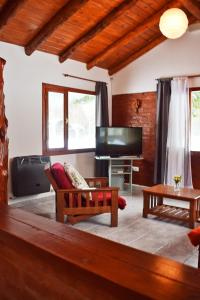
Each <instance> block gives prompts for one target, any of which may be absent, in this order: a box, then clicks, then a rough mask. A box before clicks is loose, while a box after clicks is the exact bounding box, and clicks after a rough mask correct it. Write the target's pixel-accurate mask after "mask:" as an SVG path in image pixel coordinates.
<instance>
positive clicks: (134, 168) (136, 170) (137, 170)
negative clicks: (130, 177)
mask: <svg viewBox="0 0 200 300" xmlns="http://www.w3.org/2000/svg"><path fill="white" fill-rule="evenodd" d="M132 169H133V171H134V172H139V171H140V169H139V167H135V166H133V167H132Z"/></svg>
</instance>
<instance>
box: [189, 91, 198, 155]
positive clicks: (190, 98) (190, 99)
mask: <svg viewBox="0 0 200 300" xmlns="http://www.w3.org/2000/svg"><path fill="white" fill-rule="evenodd" d="M193 91H200V87H191V88H189V101H190V130H192V128H191V122H192V116H191V112H192V92H193ZM190 152H192V153H200V150H199V151H196V150H191V151H190Z"/></svg>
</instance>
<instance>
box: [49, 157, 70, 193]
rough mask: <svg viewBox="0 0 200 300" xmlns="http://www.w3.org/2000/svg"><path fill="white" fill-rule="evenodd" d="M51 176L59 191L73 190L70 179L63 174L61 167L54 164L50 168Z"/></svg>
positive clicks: (58, 164)
mask: <svg viewBox="0 0 200 300" xmlns="http://www.w3.org/2000/svg"><path fill="white" fill-rule="evenodd" d="M51 172H52V175H53V177H54V179H55V181H56V183H57V185H58V187H59V188H60V189H73V188H74V187H73V185H72V182H71V180H70V178H69V177H68V176H67V174H66V173H65V170H64V167H63V165H61V164H60V163H55V164H53V165H52V166H51Z"/></svg>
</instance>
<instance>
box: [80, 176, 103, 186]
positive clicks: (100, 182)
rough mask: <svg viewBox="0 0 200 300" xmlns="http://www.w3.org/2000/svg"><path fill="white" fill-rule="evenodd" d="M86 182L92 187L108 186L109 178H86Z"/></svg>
mask: <svg viewBox="0 0 200 300" xmlns="http://www.w3.org/2000/svg"><path fill="white" fill-rule="evenodd" d="M85 180H86V182H87V183H88V185H89V186H90V187H105V186H108V178H107V177H90V178H85Z"/></svg>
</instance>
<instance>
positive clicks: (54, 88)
mask: <svg viewBox="0 0 200 300" xmlns="http://www.w3.org/2000/svg"><path fill="white" fill-rule="evenodd" d="M48 92H58V93H63V94H64V120H66V119H67V118H68V93H69V92H74V93H82V94H88V95H95V96H96V93H95V92H92V91H88V90H82V89H75V88H69V87H65V86H60V85H54V84H49V83H42V153H43V155H63V154H73V153H85V152H95V148H85V149H73V150H69V149H68V143H67V140H68V124H65V126H64V148H60V149H58V148H54V149H48V147H47V141H48V128H47V126H48V97H47V96H48Z"/></svg>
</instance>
